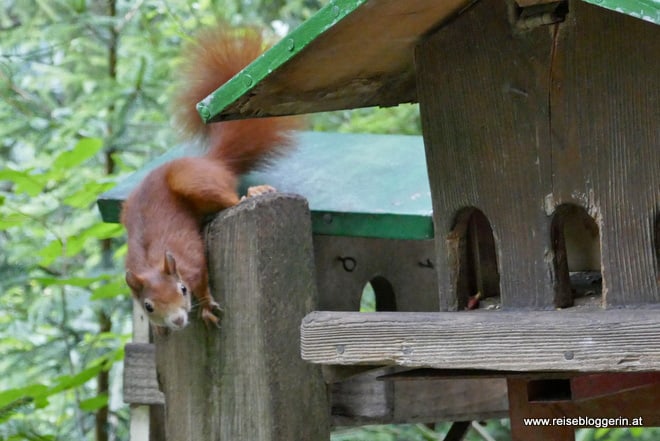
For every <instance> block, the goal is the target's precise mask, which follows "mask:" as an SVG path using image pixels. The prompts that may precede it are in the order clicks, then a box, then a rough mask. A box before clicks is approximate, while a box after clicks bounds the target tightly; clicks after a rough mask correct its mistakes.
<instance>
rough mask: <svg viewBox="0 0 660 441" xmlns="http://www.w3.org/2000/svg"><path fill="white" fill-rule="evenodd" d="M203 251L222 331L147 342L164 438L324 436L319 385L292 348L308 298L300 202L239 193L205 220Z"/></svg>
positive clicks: (309, 259) (311, 285) (306, 234)
mask: <svg viewBox="0 0 660 441" xmlns="http://www.w3.org/2000/svg"><path fill="white" fill-rule="evenodd" d="M207 251H208V256H209V274H210V278H211V291H212V292H213V294H214V296H215V298H216V300H217V301H218V302H219V303H220V304H221V305H222V307H223V308H224V316H223V318H222V325H221V329H206V328H205V327H204V325H203V323H202V322H201V320H192V323H191V325H190V326H189V327H188V328H186V329H185V330H183V331H180V332H176V333H172V334H171V335H169V336H166V337H158V338H157V340H156V344H157V355H158V373H159V378H160V381H161V384H162V388H163V391H164V392H165V396H166V400H167V406H166V412H167V418H166V420H167V436H168V439H170V440H193V439H200V440H201V439H213V440H253V441H265V440H268V441H275V440H291V439H310V440H312V439H314V440H317V439H318V440H322V439H329V415H330V412H329V409H328V397H327V392H326V387H325V383H324V382H323V379H322V376H321V372H320V369H319V368H318V366H312V365H310V364H308V363H305V362H303V361H302V360H301V359H300V356H299V352H298V351H299V335H300V334H299V325H300V320H301V319H302V317H303V316H304V314H305V313H307V312H308V311H310V310H311V309H312V308H313V307H314V304H315V297H316V294H315V293H316V289H315V281H314V268H313V253H312V237H311V224H310V218H309V208H308V206H307V204H306V202H305V201H304V199H302V198H301V197H294V196H287V195H282V194H269V195H265V196H262V197H256V198H252V199H248V200H246V201H244V202H242V203H241V204H239V205H237V206H236V207H233V208H231V209H228V210H226V211H224V212H223V213H221V214H220V215H218V217H217V218H216V219H215V220H214V221H213V222H212V223H211V224H210V226H209V227H208V230H207ZM312 422H313V423H312Z"/></svg>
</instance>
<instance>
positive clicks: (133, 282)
mask: <svg viewBox="0 0 660 441" xmlns="http://www.w3.org/2000/svg"><path fill="white" fill-rule="evenodd" d="M126 284H128V286H129V287H130V288H131V289H132V290H133V292H135V293H137V292H140V291H142V288H143V287H144V282H142V279H141V278H139V277H138V276H136V275H135V274H133V273H132V272H131V271H126Z"/></svg>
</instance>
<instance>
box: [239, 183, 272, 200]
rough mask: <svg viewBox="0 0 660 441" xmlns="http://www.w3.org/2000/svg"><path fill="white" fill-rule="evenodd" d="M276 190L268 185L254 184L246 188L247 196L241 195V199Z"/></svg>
mask: <svg viewBox="0 0 660 441" xmlns="http://www.w3.org/2000/svg"><path fill="white" fill-rule="evenodd" d="M276 192H277V190H276V189H275V188H274V187H271V186H270V185H255V186H254V187H249V188H248V190H247V196H243V197H242V198H241V200H244V199H246V198H253V197H255V196H261V195H262V194H266V193H276Z"/></svg>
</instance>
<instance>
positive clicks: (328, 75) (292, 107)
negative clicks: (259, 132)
mask: <svg viewBox="0 0 660 441" xmlns="http://www.w3.org/2000/svg"><path fill="white" fill-rule="evenodd" d="M468 3H469V0H445V1H441V2H439V1H437V0H417V1H405V2H400V1H391V0H349V1H347V0H336V1H331V2H328V4H327V5H326V6H325V7H324V8H323V9H322V10H320V11H319V12H318V13H317V14H316V15H315V16H314V17H312V18H311V19H310V20H308V21H307V22H305V23H303V24H302V25H301V26H300V27H299V28H298V29H296V30H294V31H293V32H292V33H291V34H290V35H288V36H287V37H286V38H284V39H283V40H282V41H281V42H280V43H279V44H277V45H276V46H274V47H273V48H272V49H271V50H269V51H267V52H266V53H265V54H264V55H263V56H261V57H259V58H258V59H257V60H255V62H254V63H252V64H251V65H250V66H248V67H247V68H246V69H245V70H244V71H243V72H241V73H239V74H238V75H237V76H236V77H234V78H233V79H232V80H230V81H229V82H227V83H226V84H225V85H223V86H222V87H221V88H220V89H218V90H217V91H216V92H215V93H213V94H212V95H210V96H209V97H207V98H206V99H205V100H204V101H202V102H201V103H200V106H199V107H200V113H201V114H202V116H203V119H205V120H219V119H232V118H237V117H243V118H245V117H255V116H266V115H287V114H292V113H295V114H302V113H312V112H322V111H327V110H337V109H352V108H358V107H367V106H392V105H397V104H399V103H403V102H411V101H414V100H415V92H416V88H415V76H414V67H413V52H414V50H413V48H414V46H415V43H416V42H417V41H418V39H420V38H422V36H423V35H424V34H425V33H426V32H428V31H429V30H430V29H432V28H434V27H436V26H439V25H440V24H441V23H442V22H443V21H446V20H448V19H449V18H450V17H452V16H453V15H455V14H456V13H458V12H459V11H460V9H461V8H463V7H465V5H466V4H468ZM358 6H359V7H358ZM349 12H350V13H349Z"/></svg>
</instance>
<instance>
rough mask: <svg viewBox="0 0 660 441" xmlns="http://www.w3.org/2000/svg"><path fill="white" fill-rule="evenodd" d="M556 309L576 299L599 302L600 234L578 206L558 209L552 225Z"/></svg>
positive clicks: (566, 305)
mask: <svg viewBox="0 0 660 441" xmlns="http://www.w3.org/2000/svg"><path fill="white" fill-rule="evenodd" d="M550 234H551V241H552V247H553V252H554V260H553V269H554V274H555V300H554V304H555V307H557V308H566V307H569V306H573V304H574V303H575V299H577V298H586V300H596V301H602V297H600V296H601V292H602V289H601V287H602V277H601V264H600V231H599V229H598V224H596V221H595V220H594V219H593V218H592V217H591V216H589V213H587V211H586V210H585V209H584V208H582V207H580V206H577V205H572V204H565V205H561V206H559V207H557V209H556V210H555V213H554V216H553V218H552V224H551V232H550Z"/></svg>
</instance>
